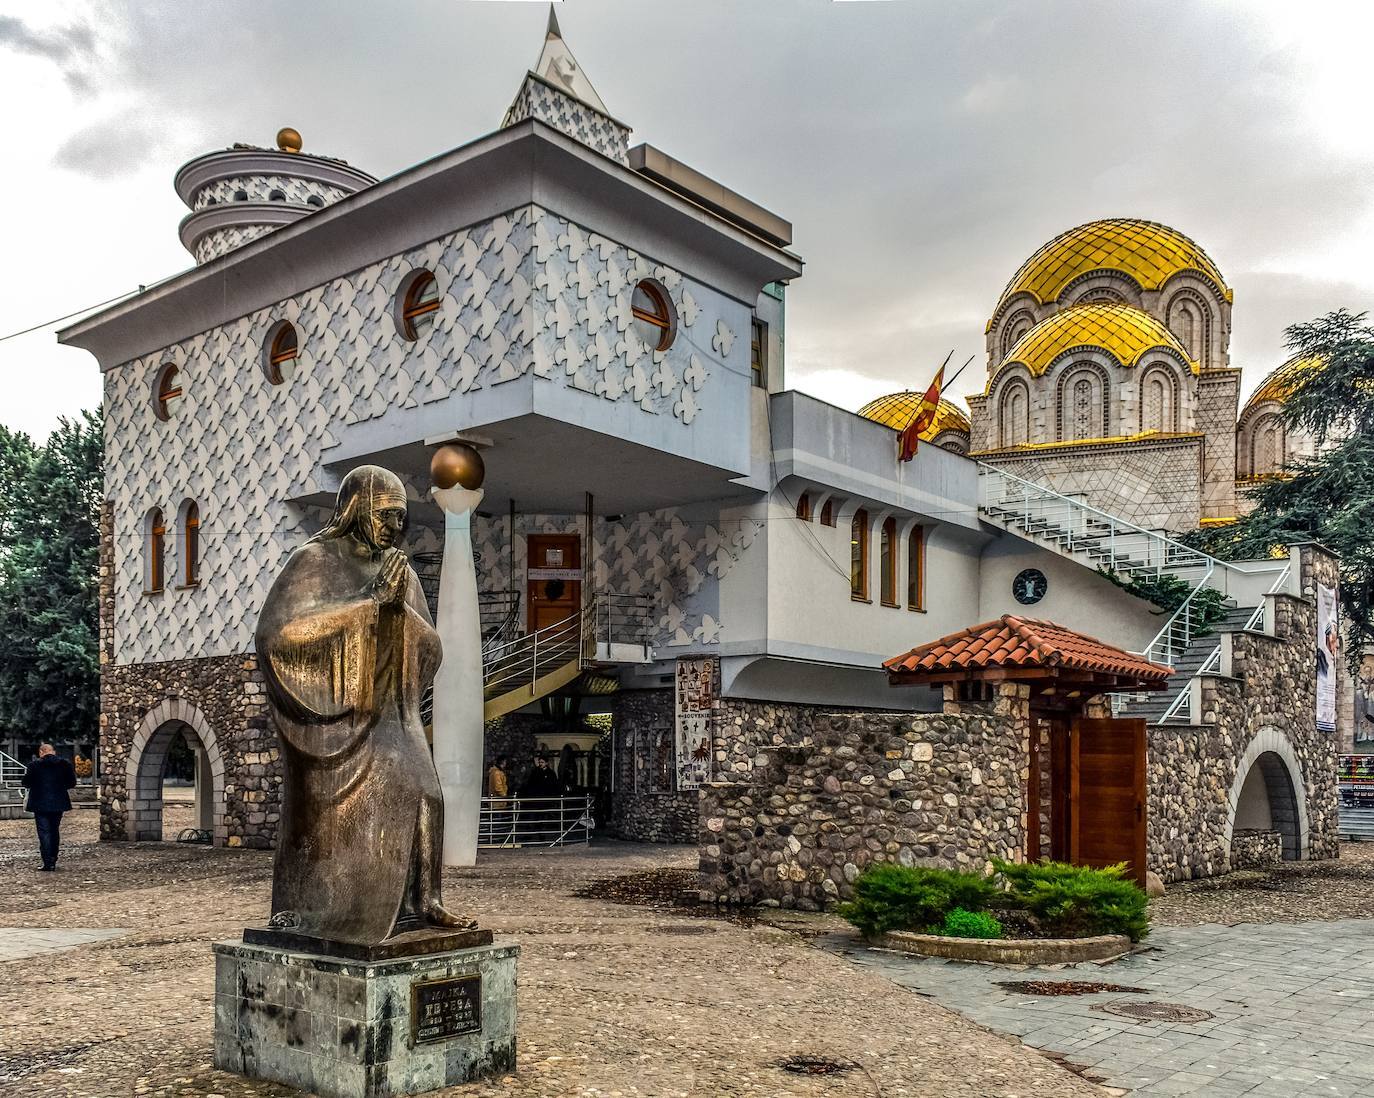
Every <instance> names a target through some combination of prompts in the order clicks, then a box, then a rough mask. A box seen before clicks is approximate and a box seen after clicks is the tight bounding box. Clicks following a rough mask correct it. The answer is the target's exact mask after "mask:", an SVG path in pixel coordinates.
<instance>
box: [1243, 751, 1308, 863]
mask: <svg viewBox="0 0 1374 1098" xmlns="http://www.w3.org/2000/svg"><path fill="white" fill-rule="evenodd" d="M1305 788H1306V787H1305V786H1304V784H1303V780H1302V768H1301V766H1299V764H1298V760H1297V756H1296V755H1295V754H1294V752H1293V747H1292V745H1291V744H1290V743H1289V742H1288V739H1287V737H1285V736H1284V735H1283V734H1282V733H1281V732H1279V731H1277V730H1276V729H1272V728H1268V729H1264V730H1263V731H1261V732H1260V734H1259V735H1258V736H1256V737H1255V739H1254V741H1253V742H1251V744H1250V746H1249V747H1248V748H1247V749H1246V751H1245V754H1244V755H1242V756H1241V759H1240V764H1239V765H1238V766H1237V768H1236V779H1235V781H1234V782H1233V783H1232V786H1231V795H1230V798H1229V799H1230V818H1229V820H1228V823H1227V827H1226V845H1227V848H1228V849H1229V848H1230V845H1231V839H1232V837H1233V836H1234V835H1235V833H1236V831H1239V830H1259V831H1277V832H1278V833H1279V836H1280V838H1281V840H1282V845H1283V860H1284V861H1286V862H1291V861H1298V860H1300V859H1303V858H1306V857H1307V801H1306V796H1305Z"/></svg>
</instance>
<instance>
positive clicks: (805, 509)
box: [797, 492, 811, 522]
mask: <svg viewBox="0 0 1374 1098" xmlns="http://www.w3.org/2000/svg"><path fill="white" fill-rule="evenodd" d="M797 518H799V519H801V520H802V522H810V521H811V493H810V492H803V493H802V494H801V495H800V496H798V497H797Z"/></svg>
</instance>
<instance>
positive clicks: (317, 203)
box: [305, 194, 324, 210]
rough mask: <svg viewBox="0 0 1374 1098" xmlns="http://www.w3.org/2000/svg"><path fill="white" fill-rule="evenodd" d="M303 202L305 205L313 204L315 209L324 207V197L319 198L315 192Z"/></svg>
mask: <svg viewBox="0 0 1374 1098" xmlns="http://www.w3.org/2000/svg"><path fill="white" fill-rule="evenodd" d="M305 204H306V205H307V206H314V207H315V209H317V210H318V209H323V207H324V199H323V198H321V197H320V196H319V195H317V194H312V195H311V196H310V197H309V198H307V199H306V200H305Z"/></svg>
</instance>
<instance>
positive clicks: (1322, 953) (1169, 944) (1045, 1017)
mask: <svg viewBox="0 0 1374 1098" xmlns="http://www.w3.org/2000/svg"><path fill="white" fill-rule="evenodd" d="M819 943H820V944H821V945H823V946H824V947H825V948H826V949H829V950H832V951H837V952H841V953H844V954H846V955H847V956H848V957H849V959H850V960H851V961H852V962H854V963H856V964H859V965H861V966H864V967H866V968H868V969H869V970H870V971H876V972H879V973H882V974H883V975H885V976H887V977H888V978H889V979H890V980H892V981H893V982H895V983H897V984H899V985H901V986H903V987H907V988H910V989H912V990H913V991H917V992H919V993H920V994H922V995H929V996H932V997H933V998H934V999H935V1000H936V1001H937V1002H941V1003H944V1004H946V1005H948V1006H951V1007H955V1008H957V1009H958V1010H959V1011H960V1012H961V1013H963V1014H965V1015H967V1016H968V1017H969V1018H972V1019H973V1020H974V1021H977V1022H980V1023H982V1024H983V1025H986V1026H988V1027H990V1028H992V1029H994V1030H996V1031H998V1032H1000V1033H1006V1034H1011V1035H1013V1036H1016V1037H1019V1038H1020V1039H1021V1040H1022V1041H1024V1042H1025V1043H1026V1044H1028V1045H1030V1046H1032V1047H1033V1048H1037V1049H1040V1050H1042V1051H1044V1052H1047V1053H1054V1054H1059V1055H1062V1056H1063V1057H1064V1059H1065V1060H1066V1061H1067V1062H1068V1063H1070V1064H1074V1065H1078V1066H1080V1067H1083V1068H1087V1069H1091V1071H1092V1073H1093V1075H1094V1077H1097V1078H1100V1079H1101V1080H1102V1081H1104V1082H1105V1083H1107V1084H1108V1085H1110V1086H1113V1087H1119V1088H1123V1089H1128V1090H1130V1091H1132V1092H1133V1093H1135V1094H1140V1095H1183V1094H1196V1095H1206V1096H1207V1098H1231V1096H1236V1095H1248V1096H1251V1098H1271V1096H1272V1098H1295V1096H1298V1095H1303V1096H1307V1095H1333V1096H1340V1098H1346V1096H1355V1095H1372V1094H1374V1031H1371V1028H1370V1021H1371V1018H1374V1014H1371V1008H1374V922H1371V921H1369V920H1363V919H1346V920H1339V921H1332V922H1306V923H1270V924H1242V925H1239V926H1234V927H1226V926H1217V925H1205V926H1193V927H1166V928H1162V929H1158V930H1156V931H1155V932H1154V933H1153V934H1152V935H1151V936H1150V938H1149V939H1148V945H1147V947H1146V948H1143V949H1142V950H1140V951H1138V952H1136V953H1134V954H1131V955H1129V956H1127V957H1124V958H1122V959H1121V960H1119V961H1116V962H1113V963H1110V964H1103V965H1096V964H1083V965H1070V966H1058V968H1057V969H1056V970H1048V969H1030V970H1022V971H1009V970H1008V969H1007V968H1003V967H997V966H991V965H976V964H963V963H959V962H952V961H940V960H930V959H917V958H913V957H908V956H904V955H901V954H897V953H890V952H887V951H883V950H870V949H865V948H863V947H862V946H856V945H855V942H854V939H853V938H852V937H851V936H849V935H840V934H834V935H827V936H825V937H824V938H822V939H820V940H819ZM1014 980H1036V981H1040V980H1044V981H1051V980H1053V981H1058V980H1081V981H1102V982H1109V983H1112V984H1118V985H1125V986H1128V987H1135V988H1141V989H1143V991H1142V993H1140V994H1117V993H1096V994H1087V995H1056V996H1043V995H1031V994H1026V993H1024V992H1016V991H1012V990H1008V989H1005V988H1002V987H999V986H998V984H999V982H1003V981H1014ZM1141 1002H1152V1003H1168V1004H1176V1005H1181V1006H1186V1007H1192V1008H1196V1009H1199V1010H1202V1011H1206V1012H1208V1013H1210V1014H1211V1015H1212V1017H1211V1018H1208V1019H1205V1020H1201V1021H1197V1022H1191V1023H1187V1022H1167V1021H1159V1022H1156V1021H1147V1022H1141V1021H1136V1020H1133V1019H1131V1018H1126V1017H1119V1016H1117V1015H1114V1014H1111V1013H1106V1012H1104V1011H1103V1010H1102V1007H1103V1006H1104V1005H1107V1004H1116V1003H1141Z"/></svg>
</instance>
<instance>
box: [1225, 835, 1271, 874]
mask: <svg viewBox="0 0 1374 1098" xmlns="http://www.w3.org/2000/svg"><path fill="white" fill-rule="evenodd" d="M1282 859H1283V838H1282V836H1280V835H1279V833H1278V832H1277V831H1264V830H1260V829H1259V828H1242V829H1240V830H1238V831H1236V832H1235V833H1234V834H1233V835H1232V836H1231V868H1232V869H1267V868H1269V867H1270V866H1275V865H1278V864H1279V862H1280V861H1281V860H1282Z"/></svg>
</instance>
